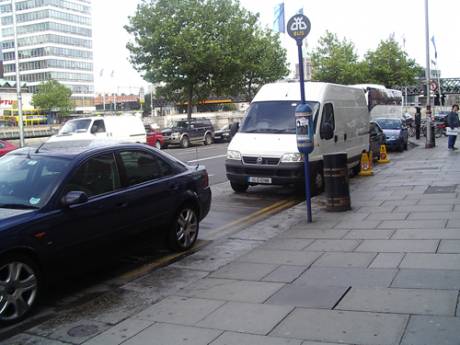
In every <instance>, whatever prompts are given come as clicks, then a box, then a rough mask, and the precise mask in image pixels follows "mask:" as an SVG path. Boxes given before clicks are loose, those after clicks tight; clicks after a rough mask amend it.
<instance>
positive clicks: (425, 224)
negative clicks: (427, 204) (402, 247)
mask: <svg viewBox="0 0 460 345" xmlns="http://www.w3.org/2000/svg"><path fill="white" fill-rule="evenodd" d="M445 226H446V221H445V220H384V221H383V222H382V223H381V224H380V225H379V228H380V229H440V228H444V227H445Z"/></svg>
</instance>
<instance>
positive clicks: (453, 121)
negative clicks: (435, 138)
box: [447, 104, 460, 150]
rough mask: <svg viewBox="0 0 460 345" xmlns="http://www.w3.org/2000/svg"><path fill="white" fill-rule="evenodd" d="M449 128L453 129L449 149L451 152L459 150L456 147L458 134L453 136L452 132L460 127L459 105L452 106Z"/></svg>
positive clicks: (449, 115) (449, 136)
mask: <svg viewBox="0 0 460 345" xmlns="http://www.w3.org/2000/svg"><path fill="white" fill-rule="evenodd" d="M447 126H448V127H449V128H450V129H451V130H450V134H448V141H447V148H448V149H449V150H457V148H456V147H455V141H456V140H457V133H454V134H452V131H454V130H457V128H458V127H460V121H459V119H458V104H454V105H453V106H452V111H451V112H450V113H449V114H448V115H447Z"/></svg>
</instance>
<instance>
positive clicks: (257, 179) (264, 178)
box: [248, 177, 272, 184]
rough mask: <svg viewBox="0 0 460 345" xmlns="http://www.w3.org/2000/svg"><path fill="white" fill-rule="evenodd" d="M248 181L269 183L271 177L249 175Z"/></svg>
mask: <svg viewBox="0 0 460 345" xmlns="http://www.w3.org/2000/svg"><path fill="white" fill-rule="evenodd" d="M248 182H250V183H265V184H271V183H272V179H271V178H270V177H249V178H248Z"/></svg>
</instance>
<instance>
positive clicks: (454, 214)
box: [407, 212, 460, 222]
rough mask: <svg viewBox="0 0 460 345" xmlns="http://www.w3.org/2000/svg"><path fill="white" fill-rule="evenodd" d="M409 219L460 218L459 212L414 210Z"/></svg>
mask: <svg viewBox="0 0 460 345" xmlns="http://www.w3.org/2000/svg"><path fill="white" fill-rule="evenodd" d="M407 219H410V220H416V219H455V220H456V221H457V222H458V220H460V213H459V212H412V213H411V214H410V215H409V217H408V218H407Z"/></svg>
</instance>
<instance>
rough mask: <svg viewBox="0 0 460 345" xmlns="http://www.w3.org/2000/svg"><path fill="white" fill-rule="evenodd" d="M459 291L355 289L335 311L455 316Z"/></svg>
mask: <svg viewBox="0 0 460 345" xmlns="http://www.w3.org/2000/svg"><path fill="white" fill-rule="evenodd" d="M457 295H458V292H457V291H447V290H421V289H394V288H352V289H351V290H350V291H349V292H348V293H347V294H346V295H345V297H344V298H343V299H342V301H340V303H339V305H338V306H337V307H336V308H335V309H341V310H353V311H371V312H378V313H395V314H425V315H445V316H454V314H455V308H456V303H457Z"/></svg>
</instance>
